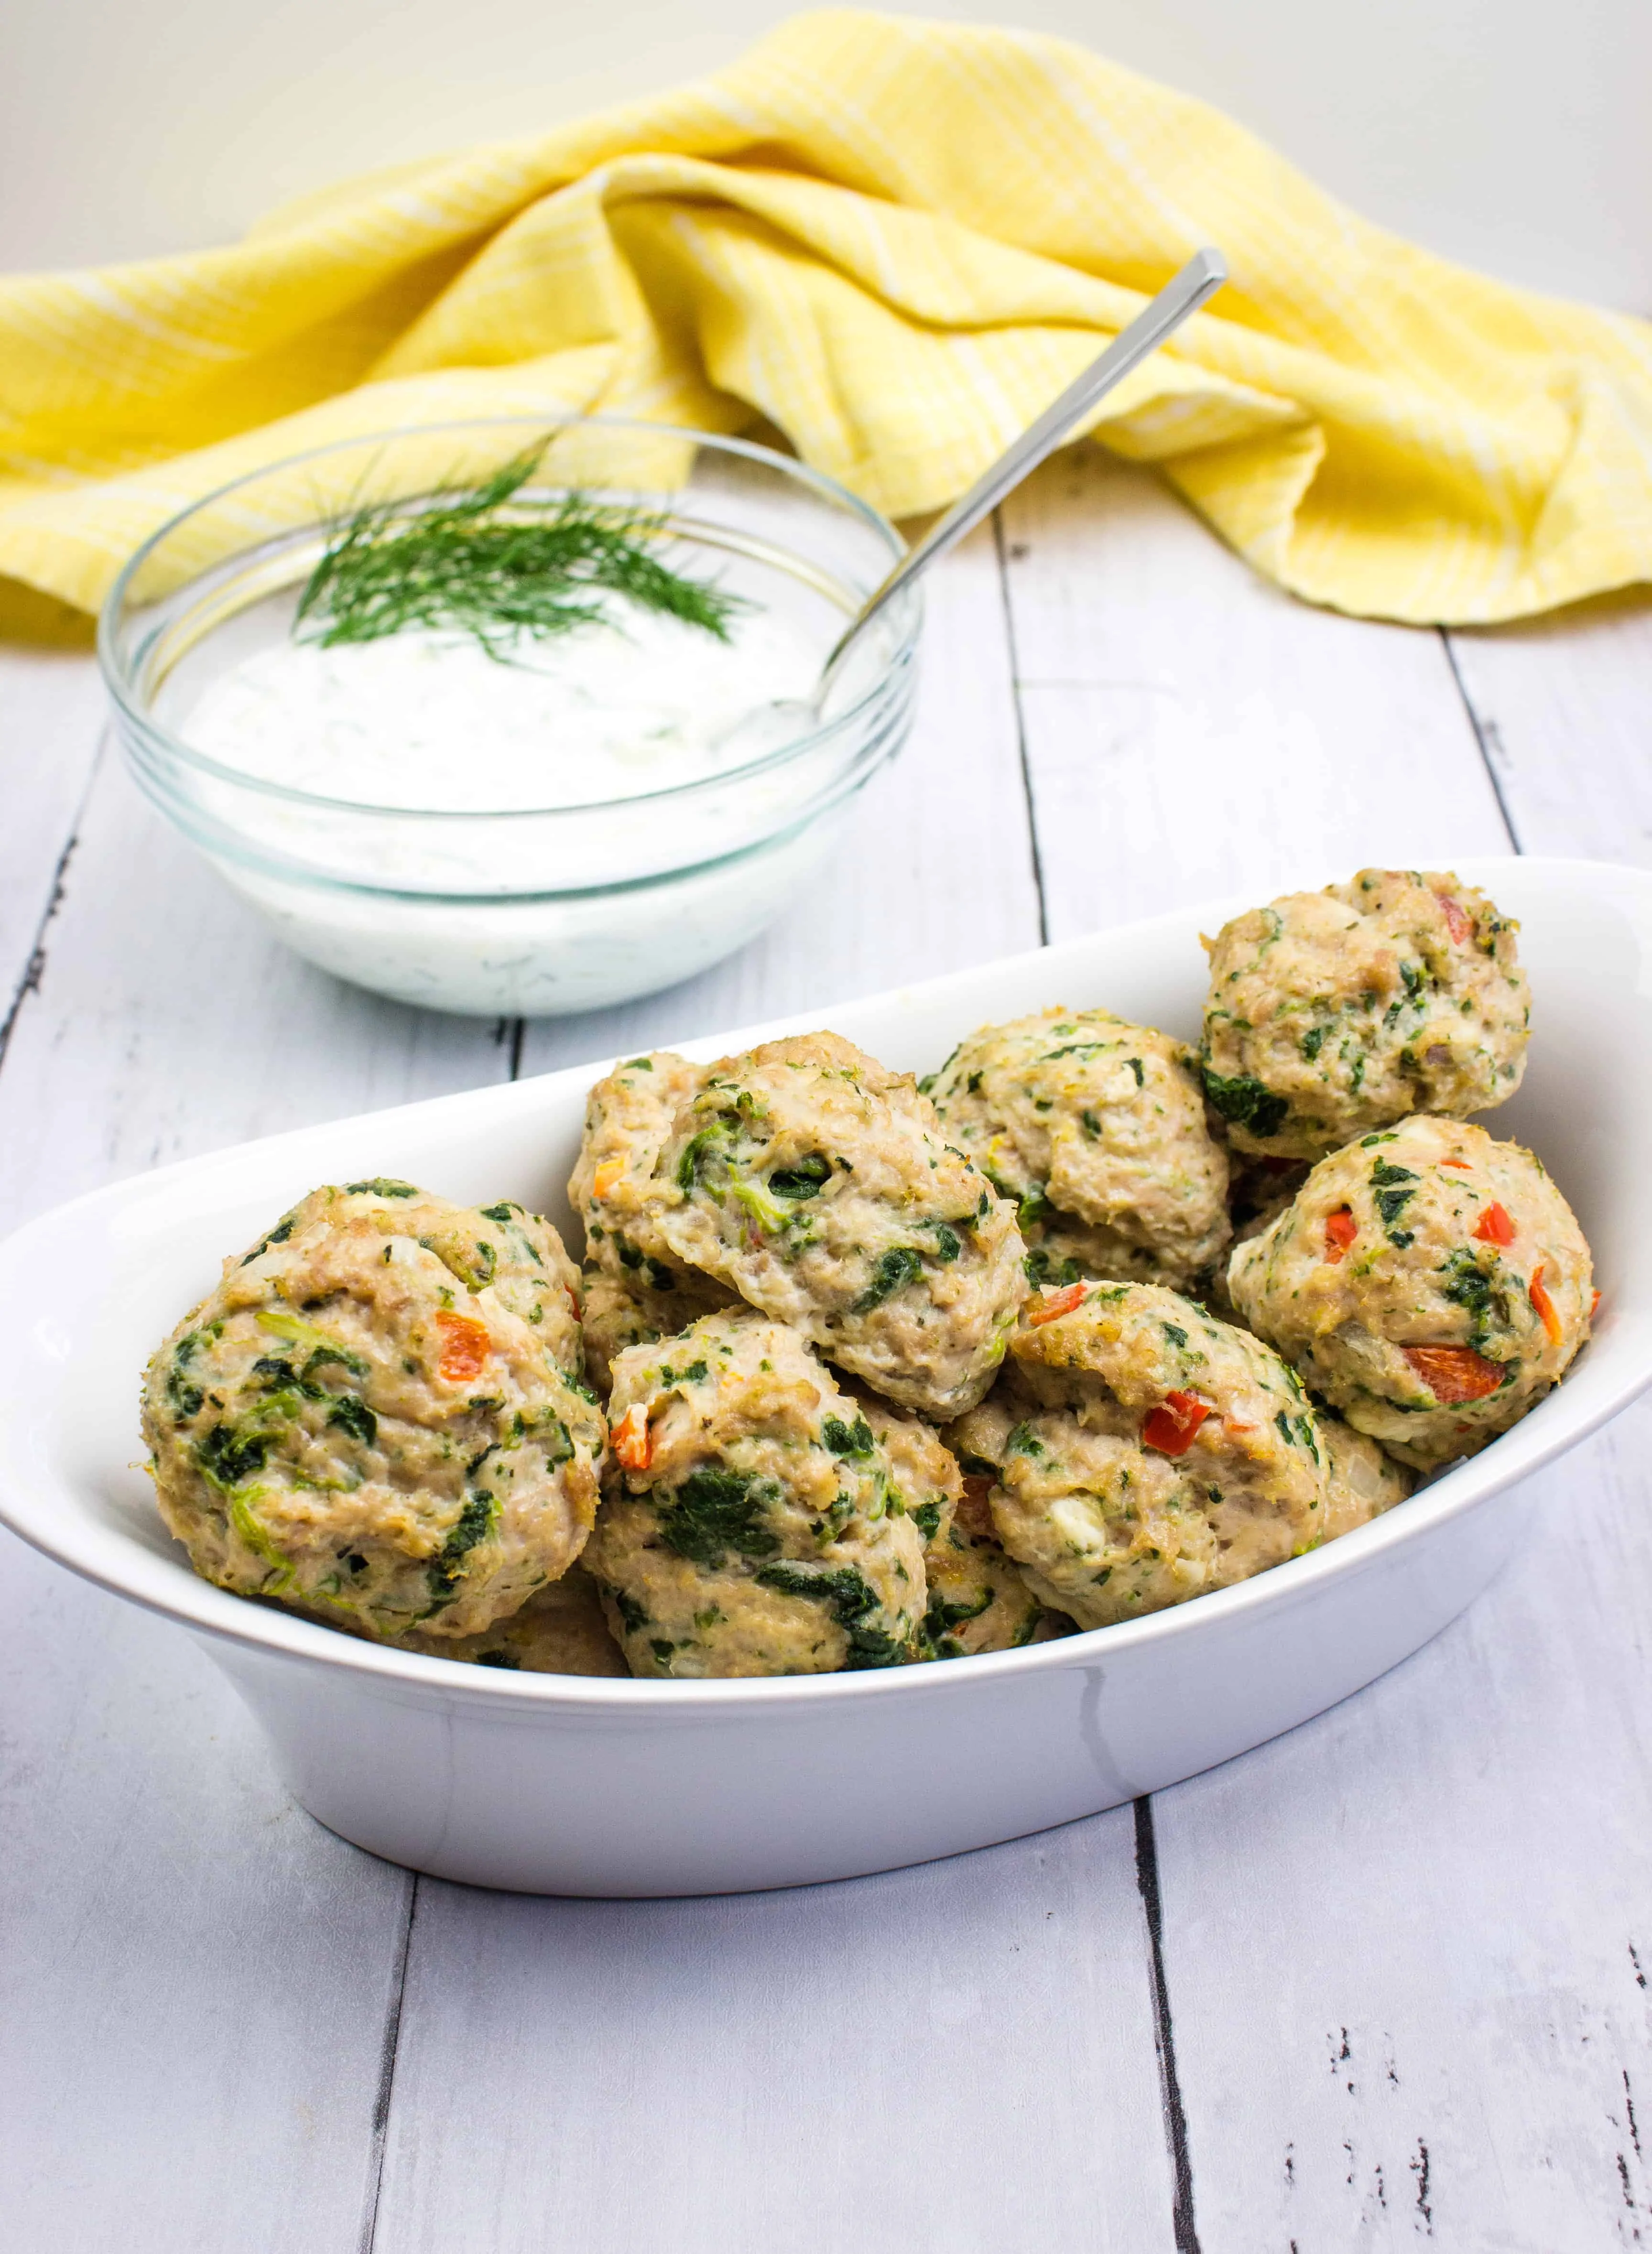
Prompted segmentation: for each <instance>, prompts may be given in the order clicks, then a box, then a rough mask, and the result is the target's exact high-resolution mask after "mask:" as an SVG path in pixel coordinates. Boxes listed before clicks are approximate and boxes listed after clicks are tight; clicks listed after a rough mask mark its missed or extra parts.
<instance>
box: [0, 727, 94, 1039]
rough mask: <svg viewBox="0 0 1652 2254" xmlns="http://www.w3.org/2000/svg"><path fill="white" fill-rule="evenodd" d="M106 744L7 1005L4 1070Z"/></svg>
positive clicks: (39, 975)
mask: <svg viewBox="0 0 1652 2254" xmlns="http://www.w3.org/2000/svg"><path fill="white" fill-rule="evenodd" d="M107 741H108V739H107V738H105V739H104V743H103V744H100V745H99V746H98V751H97V756H96V758H95V760H93V762H92V767H91V771H90V773H89V774H88V776H87V779H86V788H85V789H84V790H83V791H82V792H81V800H80V803H79V805H78V806H77V807H76V808H75V809H74V818H73V821H72V822H71V823H70V824H69V834H68V837H66V839H65V841H64V845H63V851H61V852H60V853H59V855H58V858H57V859H56V861H55V862H54V863H53V864H52V882H51V885H50V886H49V887H48V889H47V892H46V897H45V907H43V908H42V909H41V911H40V921H38V923H37V924H36V926H35V928H34V943H33V945H32V946H31V948H30V949H29V959H28V961H27V962H26V963H25V964H24V966H23V969H22V970H21V971H20V972H19V973H18V983H17V984H16V986H15V987H14V988H13V989H12V993H11V1000H10V1002H9V1003H8V1004H7V1005H6V1013H5V1016H4V1019H0V1069H4V1065H5V1061H6V1052H7V1050H8V1049H10V1047H11V1036H12V1034H13V1033H15V1032H16V1030H17V1025H18V1019H19V1018H20V1017H21V1016H22V1014H23V1005H24V1004H25V1002H26V1001H27V1000H28V998H29V997H30V995H31V994H38V992H39V991H40V982H41V980H42V979H43V978H44V977H45V964H46V933H47V932H48V931H49V930H50V928H51V927H52V921H53V920H54V919H55V917H56V915H57V914H58V911H59V908H60V907H62V906H63V903H64V901H65V900H66V898H67V897H68V879H69V864H70V862H71V861H72V860H73V858H74V849H75V847H76V846H77V845H78V844H80V842H81V820H82V817H83V816H84V815H85V812H86V808H87V802H88V800H89V799H90V797H91V795H92V792H93V790H94V788H95V786H96V783H97V779H98V775H99V773H100V771H101V770H102V765H103V753H104V748H105V745H106V744H107Z"/></svg>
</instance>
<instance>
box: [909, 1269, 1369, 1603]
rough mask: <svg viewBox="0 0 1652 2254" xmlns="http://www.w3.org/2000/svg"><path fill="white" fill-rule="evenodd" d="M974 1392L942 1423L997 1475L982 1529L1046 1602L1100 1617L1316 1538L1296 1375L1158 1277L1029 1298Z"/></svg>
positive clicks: (1274, 1561) (1240, 1570) (1171, 1595)
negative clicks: (990, 1381)
mask: <svg viewBox="0 0 1652 2254" xmlns="http://www.w3.org/2000/svg"><path fill="white" fill-rule="evenodd" d="M1010 1352H1011V1355H1012V1362H1011V1366H1010V1368H1009V1369H1007V1370H1006V1372H1005V1377H1004V1380H1003V1382H1002V1383H1001V1384H1000V1385H999V1386H998V1388H997V1390H995V1391H994V1392H993V1394H992V1395H991V1398H990V1399H989V1400H987V1401H986V1402H984V1404H982V1406H981V1407H980V1408H978V1409H977V1410H976V1411H973V1412H972V1413H971V1414H970V1415H969V1416H967V1417H964V1418H961V1419H960V1421H959V1422H958V1423H957V1424H956V1425H953V1426H951V1427H950V1428H949V1432H948V1435H947V1437H948V1439H949V1444H950V1445H951V1446H952V1447H953V1448H954V1449H955V1450H956V1452H957V1453H958V1454H959V1455H960V1456H961V1457H962V1458H964V1459H965V1460H971V1461H973V1460H982V1461H984V1462H985V1463H986V1464H988V1465H990V1466H991V1467H992V1468H993V1471H994V1473H995V1474H996V1484H995V1485H994V1486H993V1488H992V1490H991V1497H990V1502H991V1511H992V1518H993V1523H994V1524H995V1525H996V1527H997V1529H998V1538H999V1540H1000V1541H1001V1542H1002V1543H1003V1544H1004V1546H1005V1549H1006V1550H1007V1551H1009V1553H1010V1555H1011V1557H1012V1558H1015V1559H1016V1560H1017V1562H1018V1563H1019V1565H1020V1566H1021V1568H1022V1570H1023V1572H1024V1573H1025V1575H1026V1581H1027V1585H1028V1586H1029V1587H1030V1588H1031V1589H1032V1590H1033V1593H1035V1594H1036V1595H1037V1596H1038V1597H1040V1599H1041V1600H1043V1602H1044V1603H1046V1604H1047V1605H1052V1606H1054V1607H1056V1608H1057V1609H1059V1610H1061V1611H1063V1612H1066V1613H1069V1614H1071V1615H1072V1617H1073V1618H1074V1619H1075V1621H1077V1622H1078V1623H1079V1625H1080V1627H1081V1628H1105V1627H1108V1626H1110V1624H1111V1623H1112V1622H1113V1621H1121V1620H1131V1619H1134V1618H1135V1617H1136V1616H1137V1615H1138V1614H1141V1613H1148V1612H1157V1611H1159V1610H1160V1609H1162V1608H1163V1607H1165V1606H1166V1605H1175V1604H1180V1603H1182V1602H1183V1601H1184V1600H1186V1599H1187V1598H1188V1597H1196V1596H1199V1595H1201V1594H1202V1593H1203V1592H1204V1591H1206V1590H1208V1589H1219V1588H1223V1587H1226V1586H1228V1585H1229V1583H1231V1582H1234V1581H1243V1580H1246V1579H1249V1578H1250V1575H1251V1574H1253V1573H1260V1572H1264V1571H1265V1570H1266V1568H1267V1567H1268V1566H1270V1565H1278V1564H1279V1563H1280V1562H1281V1561H1282V1560H1283V1559H1285V1558H1292V1557H1295V1556H1298V1555H1299V1554H1300V1553H1301V1552H1302V1551H1306V1550H1312V1549H1313V1548H1314V1547H1316V1546H1317V1544H1319V1543H1320V1542H1321V1541H1323V1540H1324V1539H1325V1538H1326V1535H1327V1530H1328V1528H1329V1524H1330V1520H1331V1511H1330V1508H1329V1494H1328V1478H1329V1475H1328V1471H1327V1456H1326V1449H1325V1444H1324V1442H1323V1440H1322V1439H1321V1436H1320V1426H1319V1420H1318V1418H1317V1416H1316V1415H1315V1412H1314V1410H1313V1405H1312V1404H1311V1403H1310V1402H1309V1400H1308V1398H1307V1397H1306V1394H1305V1393H1304V1391H1303V1390H1302V1386H1301V1383H1300V1382H1299V1379H1298V1378H1297V1376H1296V1374H1295V1372H1294V1371H1293V1370H1292V1369H1290V1368H1289V1366H1288V1365H1287V1364H1286V1363H1285V1362H1282V1361H1281V1360H1280V1359H1279V1357H1278V1355H1276V1354H1274V1353H1273V1352H1271V1349H1270V1348H1268V1347H1266V1346H1264V1344H1263V1343H1262V1341H1260V1340H1259V1339H1255V1338H1252V1337H1250V1335H1249V1334H1247V1333H1245V1332H1243V1331H1239V1330H1235V1329H1234V1328H1233V1327H1231V1325H1229V1324H1227V1323H1221V1322H1217V1321H1216V1320H1215V1319H1214V1318H1213V1317H1212V1316H1210V1315H1208V1314H1207V1313H1205V1311H1204V1309H1203V1308H1202V1307H1200V1306H1195V1305H1194V1303H1193V1301H1191V1300H1189V1299H1182V1298H1180V1296H1179V1295H1178V1294H1177V1293H1175V1292H1170V1291H1166V1290H1165V1289H1164V1288H1162V1287H1161V1286H1158V1285H1143V1284H1089V1285H1085V1284H1073V1285H1067V1286H1066V1287H1065V1288H1063V1289H1062V1290H1061V1291H1058V1292H1052V1293H1050V1294H1048V1295H1047V1296H1046V1297H1045V1298H1043V1299H1040V1300H1038V1301H1035V1302H1034V1304H1033V1306H1032V1307H1031V1308H1030V1309H1029V1310H1028V1312H1027V1313H1026V1316H1025V1317H1024V1318H1023V1320H1022V1322H1021V1325H1020V1327H1019V1329H1018V1330H1017V1332H1016V1334H1015V1336H1014V1338H1013V1340H1012V1341H1011V1348H1010Z"/></svg>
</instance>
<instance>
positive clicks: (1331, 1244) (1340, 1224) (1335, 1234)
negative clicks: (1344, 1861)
mask: <svg viewBox="0 0 1652 2254" xmlns="http://www.w3.org/2000/svg"><path fill="white" fill-rule="evenodd" d="M1359 1233H1360V1224H1359V1222H1357V1221H1355V1218H1354V1212H1353V1208H1352V1207H1350V1206H1346V1205H1340V1206H1338V1208H1337V1209H1336V1211H1335V1212H1334V1213H1327V1215H1326V1216H1325V1257H1326V1258H1327V1260H1328V1261H1329V1262H1330V1264H1331V1265H1332V1266H1333V1267H1335V1265H1336V1264H1337V1262H1338V1261H1339V1260H1340V1259H1341V1257H1342V1256H1343V1254H1344V1253H1345V1252H1349V1251H1352V1250H1353V1248H1354V1240H1355V1237H1356V1236H1358V1235H1359Z"/></svg>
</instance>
